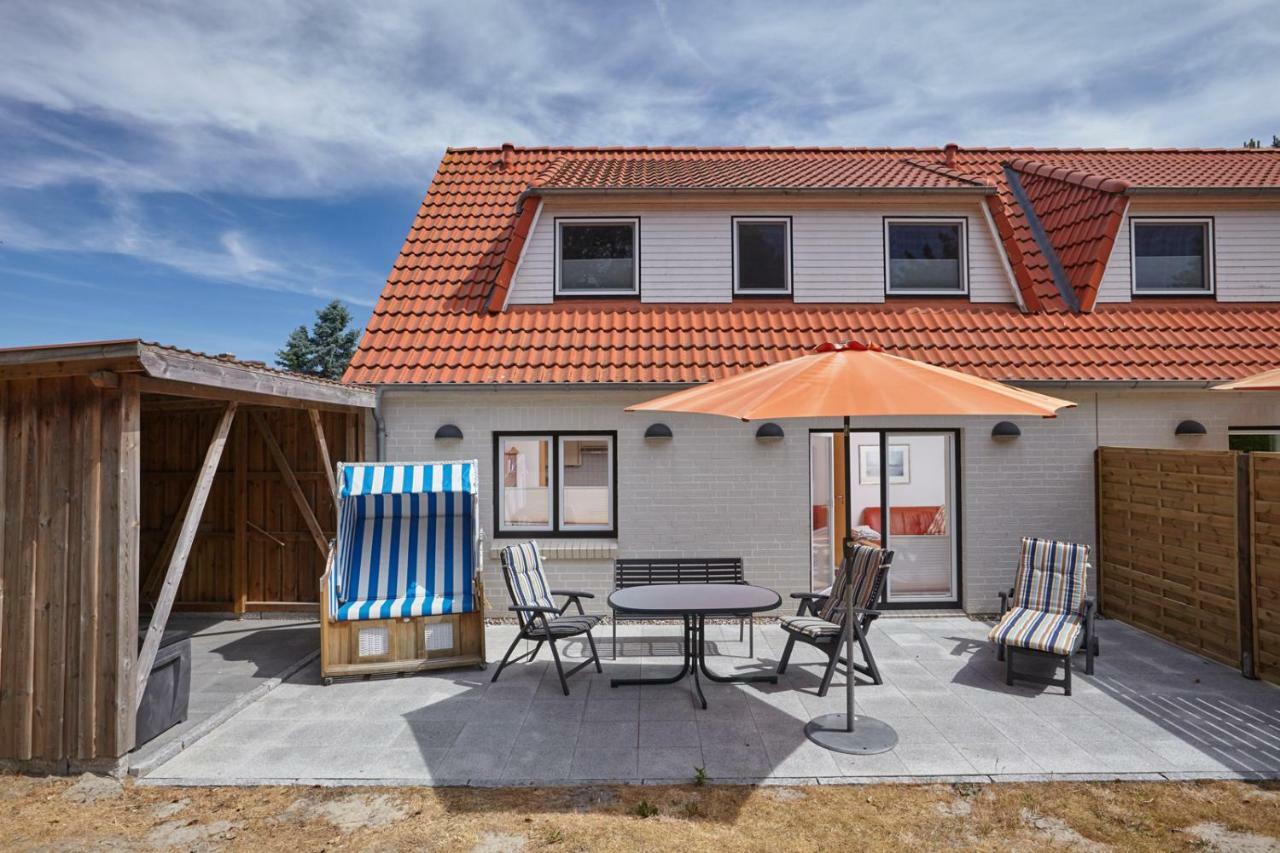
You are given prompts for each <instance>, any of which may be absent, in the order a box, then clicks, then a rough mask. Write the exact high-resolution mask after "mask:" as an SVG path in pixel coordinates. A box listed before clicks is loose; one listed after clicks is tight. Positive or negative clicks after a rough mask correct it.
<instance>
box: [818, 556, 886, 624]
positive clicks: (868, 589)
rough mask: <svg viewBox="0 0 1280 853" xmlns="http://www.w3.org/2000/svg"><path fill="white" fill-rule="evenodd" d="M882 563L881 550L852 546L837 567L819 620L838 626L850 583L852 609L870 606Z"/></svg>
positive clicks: (842, 615)
mask: <svg viewBox="0 0 1280 853" xmlns="http://www.w3.org/2000/svg"><path fill="white" fill-rule="evenodd" d="M883 561H884V551H882V550H881V549H879V548H871V547H868V546H866V545H854V546H853V552H852V553H851V554H850V555H849V557H848V558H847V559H845V560H844V561H843V562H842V563H841V564H840V571H839V572H838V573H837V574H836V579H835V583H833V584H831V593H830V595H828V596H827V600H826V601H825V602H823V605H822V609H821V610H820V611H818V618H819V619H821V620H822V621H824V622H831V623H835V624H837V625H838V624H840V621H841V620H842V619H843V618H844V610H845V599H846V597H847V596H848V589H849V584H850V583H852V584H853V606H854V607H870V606H871V604H872V601H871V597H872V596H873V595H874V594H875V592H876V581H877V579H878V577H879V574H880V564H881V563H882V562H883Z"/></svg>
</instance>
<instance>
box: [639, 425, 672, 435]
mask: <svg viewBox="0 0 1280 853" xmlns="http://www.w3.org/2000/svg"><path fill="white" fill-rule="evenodd" d="M644 437H645V438H671V427H669V426H667V425H666V424H650V425H649V428H648V429H647V430H645V431H644Z"/></svg>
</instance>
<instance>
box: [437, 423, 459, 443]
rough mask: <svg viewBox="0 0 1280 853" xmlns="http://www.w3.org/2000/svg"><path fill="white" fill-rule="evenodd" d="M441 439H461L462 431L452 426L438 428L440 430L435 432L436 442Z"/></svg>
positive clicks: (446, 425)
mask: <svg viewBox="0 0 1280 853" xmlns="http://www.w3.org/2000/svg"><path fill="white" fill-rule="evenodd" d="M442 438H456V439H461V438H462V430H460V429H458V428H457V427H456V426H454V425H453V424H445V425H444V426H442V427H440V429H438V430H436V440H437V441H438V440H440V439H442Z"/></svg>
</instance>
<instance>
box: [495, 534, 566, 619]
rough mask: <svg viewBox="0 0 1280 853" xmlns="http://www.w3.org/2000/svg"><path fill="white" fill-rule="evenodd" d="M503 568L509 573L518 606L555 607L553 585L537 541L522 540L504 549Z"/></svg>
mask: <svg viewBox="0 0 1280 853" xmlns="http://www.w3.org/2000/svg"><path fill="white" fill-rule="evenodd" d="M502 570H503V571H504V572H506V574H507V583H508V586H509V588H510V591H511V598H512V603H513V604H515V605H516V606H517V607H555V606H556V603H555V602H554V601H553V600H552V599H551V587H549V586H548V585H547V576H546V574H544V573H543V571H542V554H540V553H539V552H538V543H537V542H521V543H520V544H518V545H508V546H507V547H506V548H503V549H502Z"/></svg>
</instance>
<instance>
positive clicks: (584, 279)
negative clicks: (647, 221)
mask: <svg viewBox="0 0 1280 853" xmlns="http://www.w3.org/2000/svg"><path fill="white" fill-rule="evenodd" d="M639 292H640V220H639V219H557V220H556V294H557V295H560V296H635V295H636V294H637V293H639Z"/></svg>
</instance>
